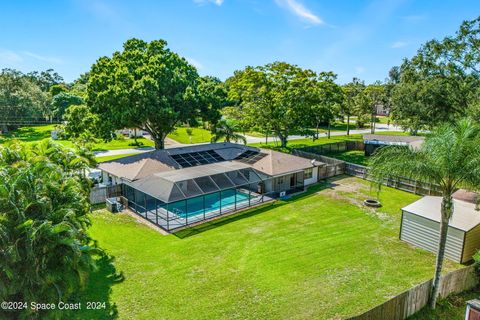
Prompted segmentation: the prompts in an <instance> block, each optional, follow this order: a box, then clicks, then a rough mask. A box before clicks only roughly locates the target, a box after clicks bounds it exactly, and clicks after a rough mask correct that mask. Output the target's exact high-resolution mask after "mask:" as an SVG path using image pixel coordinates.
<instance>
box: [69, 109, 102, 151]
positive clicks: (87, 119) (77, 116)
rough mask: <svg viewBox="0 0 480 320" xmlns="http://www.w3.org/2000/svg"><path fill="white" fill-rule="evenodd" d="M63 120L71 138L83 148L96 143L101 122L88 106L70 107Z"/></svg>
mask: <svg viewBox="0 0 480 320" xmlns="http://www.w3.org/2000/svg"><path fill="white" fill-rule="evenodd" d="M63 119H64V120H65V122H66V124H65V126H64V127H63V129H64V131H65V134H66V135H67V136H68V137H69V138H71V139H73V140H75V141H78V142H79V143H80V145H82V146H85V145H86V144H88V143H90V142H94V141H95V137H96V134H95V130H96V129H97V127H98V121H99V120H98V117H97V116H96V115H95V114H92V113H91V112H90V109H89V108H88V107H87V106H86V105H72V106H70V107H68V109H67V110H66V112H65V115H64V117H63Z"/></svg>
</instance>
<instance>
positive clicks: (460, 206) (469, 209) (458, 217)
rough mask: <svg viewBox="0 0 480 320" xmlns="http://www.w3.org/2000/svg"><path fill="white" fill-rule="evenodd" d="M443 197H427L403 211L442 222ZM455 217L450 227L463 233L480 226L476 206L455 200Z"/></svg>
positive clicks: (451, 220)
mask: <svg viewBox="0 0 480 320" xmlns="http://www.w3.org/2000/svg"><path fill="white" fill-rule="evenodd" d="M441 204H442V197H434V196H425V197H423V198H421V199H419V200H417V201H415V202H413V203H411V204H409V205H408V206H406V207H403V208H402V210H403V211H407V212H410V213H413V214H415V215H418V216H421V217H424V218H427V219H430V220H433V221H436V222H440V218H441V213H440V209H441ZM453 204H454V205H453V208H454V209H453V215H452V218H451V219H450V222H449V226H451V227H454V228H457V229H459V230H462V231H469V230H471V229H473V228H474V227H476V226H477V225H479V224H480V211H477V210H475V204H473V203H469V202H465V201H461V200H456V199H454V200H453Z"/></svg>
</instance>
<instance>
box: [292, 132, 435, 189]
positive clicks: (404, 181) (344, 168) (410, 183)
mask: <svg viewBox="0 0 480 320" xmlns="http://www.w3.org/2000/svg"><path fill="white" fill-rule="evenodd" d="M342 142H343V141H342ZM353 142H355V141H353ZM304 150H305V149H304V148H302V150H298V149H295V150H293V152H292V153H293V154H294V155H297V156H300V157H303V158H308V159H315V160H318V161H320V162H323V163H325V164H326V165H325V166H324V167H322V168H321V169H320V170H319V175H318V176H319V179H325V178H330V177H333V176H336V175H341V174H348V175H351V176H355V177H358V178H362V179H365V180H369V181H371V180H372V179H371V178H370V177H369V175H368V167H365V166H362V165H358V164H354V163H349V162H345V161H342V160H338V159H335V158H330V157H326V156H324V155H321V154H317V153H313V152H307V151H304ZM384 185H386V186H389V187H392V188H395V189H399V190H403V191H407V192H411V193H415V194H419V195H431V196H439V195H441V191H440V187H439V186H436V185H434V184H431V183H425V182H421V181H417V180H413V179H408V178H404V177H392V178H390V179H386V180H385V181H384Z"/></svg>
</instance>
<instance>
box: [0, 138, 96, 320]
mask: <svg viewBox="0 0 480 320" xmlns="http://www.w3.org/2000/svg"><path fill="white" fill-rule="evenodd" d="M87 167H88V161H86V160H85V161H84V158H83V157H80V156H79V155H78V154H75V153H74V152H73V151H71V150H66V149H65V148H64V147H62V146H60V145H58V144H55V143H53V142H51V141H48V140H46V141H43V142H42V143H40V144H35V145H31V144H19V143H17V144H12V145H9V146H6V147H5V146H3V147H0V179H1V180H2V184H1V185H0V248H1V249H0V270H2V272H0V299H2V300H3V301H37V302H41V301H42V302H59V301H68V299H69V298H70V297H71V296H72V294H74V293H77V292H78V291H79V290H81V289H82V288H83V286H84V284H85V282H86V279H87V277H88V274H89V273H90V272H91V271H92V270H93V269H94V267H95V263H94V259H93V256H94V255H95V254H97V253H101V252H100V251H99V249H97V248H96V247H95V244H94V242H93V241H92V239H91V238H90V237H89V235H88V233H87V227H88V226H89V224H90V221H89V219H88V216H87V214H88V213H89V208H90V207H89V203H88V194H89V186H88V185H87V184H85V183H84V180H83V178H82V176H81V174H80V172H81V171H82V170H83V169H85V168H87ZM64 316H65V315H64V314H62V311H60V310H39V311H36V310H33V309H32V308H30V307H27V308H24V309H17V310H12V311H8V310H0V318H2V319H10V318H11V319H63V317H64Z"/></svg>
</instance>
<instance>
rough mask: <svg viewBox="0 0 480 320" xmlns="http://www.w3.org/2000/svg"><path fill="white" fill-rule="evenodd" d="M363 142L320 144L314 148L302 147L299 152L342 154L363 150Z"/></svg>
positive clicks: (345, 141) (347, 141)
mask: <svg viewBox="0 0 480 320" xmlns="http://www.w3.org/2000/svg"><path fill="white" fill-rule="evenodd" d="M364 148H365V145H364V143H363V141H354V140H344V141H339V142H335V143H328V144H320V145H316V146H308V147H303V148H301V149H300V150H301V151H305V152H310V153H316V154H320V155H321V154H329V153H335V152H343V151H350V150H362V151H363V150H364Z"/></svg>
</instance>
